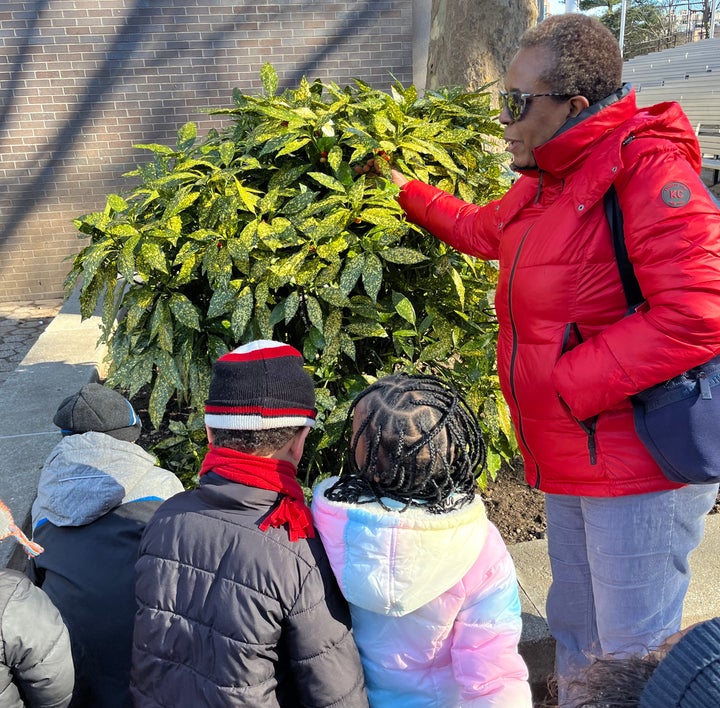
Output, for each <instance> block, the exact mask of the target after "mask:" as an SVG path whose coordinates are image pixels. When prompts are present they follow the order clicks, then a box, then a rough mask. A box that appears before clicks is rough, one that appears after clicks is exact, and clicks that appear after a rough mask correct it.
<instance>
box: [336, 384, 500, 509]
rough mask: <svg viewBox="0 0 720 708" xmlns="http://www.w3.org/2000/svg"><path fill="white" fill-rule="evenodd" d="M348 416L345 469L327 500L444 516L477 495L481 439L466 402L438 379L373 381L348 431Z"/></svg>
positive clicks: (352, 414) (356, 402)
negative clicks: (390, 503) (390, 504)
mask: <svg viewBox="0 0 720 708" xmlns="http://www.w3.org/2000/svg"><path fill="white" fill-rule="evenodd" d="M353 419H354V432H353V435H352V440H351V441H350V446H349V450H348V452H349V458H350V459H349V471H348V472H346V473H343V474H342V475H341V476H340V479H339V480H338V481H337V482H336V483H335V484H334V485H332V487H330V488H329V489H328V490H326V492H325V495H326V497H327V498H328V499H330V500H331V501H341V502H350V503H365V502H372V501H378V502H379V503H380V504H382V505H383V506H386V505H385V504H383V501H382V499H383V497H385V498H389V499H394V500H396V501H399V502H401V503H404V504H405V506H404V508H403V509H402V510H403V511H404V510H405V509H407V508H408V507H410V506H420V507H422V508H424V509H426V510H427V511H429V512H431V513H435V514H441V513H445V512H447V511H450V510H452V509H456V508H458V507H460V506H462V505H463V504H466V503H467V502H469V501H471V500H472V499H473V497H474V496H475V492H476V489H477V481H476V478H475V477H476V470H477V471H478V472H477V473H479V470H482V467H483V466H484V465H485V460H486V455H487V450H486V447H485V441H484V440H483V437H482V433H481V432H480V427H479V425H478V422H477V419H476V417H475V415H474V414H473V412H472V411H471V410H470V408H469V406H468V405H467V403H466V402H465V400H464V399H463V398H462V397H461V396H460V395H459V394H458V392H457V391H455V390H454V389H453V388H452V387H451V386H449V385H448V384H447V383H445V382H444V381H442V380H441V379H439V378H437V377H435V376H426V375H419V374H416V375H408V374H393V375H391V376H386V377H384V378H381V379H378V381H376V382H375V383H374V384H372V385H371V386H369V387H368V388H366V389H365V390H364V391H363V392H362V393H360V394H359V395H358V396H357V397H356V398H355V400H354V401H353V403H352V405H351V406H350V410H349V412H348V417H347V420H346V427H347V426H348V425H349V423H350V421H351V420H353ZM386 508H387V507H386Z"/></svg>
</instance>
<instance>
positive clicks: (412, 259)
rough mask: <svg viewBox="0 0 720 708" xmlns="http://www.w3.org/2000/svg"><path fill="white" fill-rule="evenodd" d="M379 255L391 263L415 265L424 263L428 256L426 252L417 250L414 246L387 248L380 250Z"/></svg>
mask: <svg viewBox="0 0 720 708" xmlns="http://www.w3.org/2000/svg"><path fill="white" fill-rule="evenodd" d="M379 255H380V256H381V257H382V258H384V259H385V260H386V261H389V262H390V263H400V264H401V265H414V264H416V263H422V262H423V261H426V260H427V259H428V258H427V256H426V255H425V254H424V253H420V251H416V250H415V249H413V248H402V247H398V248H386V249H385V250H384V251H380V253H379Z"/></svg>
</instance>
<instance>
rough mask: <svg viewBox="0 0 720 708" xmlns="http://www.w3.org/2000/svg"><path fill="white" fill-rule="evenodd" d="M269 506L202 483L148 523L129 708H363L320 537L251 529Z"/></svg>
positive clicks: (260, 493)
mask: <svg viewBox="0 0 720 708" xmlns="http://www.w3.org/2000/svg"><path fill="white" fill-rule="evenodd" d="M276 501H277V494H276V493H275V492H270V491H266V490H262V489H255V488H252V487H246V486H244V485H240V484H236V483H233V482H229V481H227V480H225V479H223V478H222V477H220V476H218V475H216V474H214V473H208V474H205V475H204V476H203V477H202V479H201V482H200V486H199V487H198V488H197V489H195V490H193V491H189V492H184V493H182V494H178V495H176V496H175V497H173V498H172V499H170V500H168V501H167V502H165V503H164V504H163V505H162V506H161V507H160V508H159V509H158V511H157V512H156V513H155V515H154V517H153V518H152V519H151V521H150V522H149V524H148V526H147V527H146V530H145V533H144V534H143V539H142V541H141V544H140V558H139V560H138V563H137V566H136V568H137V587H136V595H137V600H138V604H139V610H138V613H137V615H136V619H135V634H134V639H133V662H132V670H131V690H132V692H133V698H134V700H135V705H136V706H148V707H150V706H152V707H156V706H165V707H167V708H178V706H203V707H204V708H214V707H216V706H218V707H219V706H248V707H252V708H259V707H260V706H262V707H263V708H276V707H280V706H281V707H290V706H292V707H293V708H298V707H300V706H308V707H312V708H322V707H323V706H334V707H335V708H341V707H342V708H345V707H353V708H354V707H355V706H367V705H368V704H367V697H366V694H365V689H364V678H363V673H362V668H361V665H360V658H359V655H358V652H357V649H356V647H355V643H354V640H353V636H352V633H351V631H350V615H349V612H348V609H347V605H346V603H345V600H344V599H343V598H342V595H341V594H340V591H339V589H338V587H337V584H336V582H335V578H334V576H333V573H332V570H331V569H330V566H329V564H328V560H327V557H326V555H325V551H324V550H323V547H322V545H321V543H320V539H319V537H316V538H312V539H302V540H300V541H297V542H294V543H292V542H290V540H289V539H288V533H287V530H286V529H285V528H284V527H281V528H270V529H268V530H267V531H265V532H263V531H260V530H259V529H258V524H259V523H260V520H262V519H263V518H264V517H265V515H266V514H267V512H268V511H269V510H270V509H271V507H273V506H274V504H275V502H276Z"/></svg>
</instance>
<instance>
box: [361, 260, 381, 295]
mask: <svg viewBox="0 0 720 708" xmlns="http://www.w3.org/2000/svg"><path fill="white" fill-rule="evenodd" d="M364 265H365V267H364V268H363V272H362V282H363V287H364V288H365V292H366V293H367V294H368V297H369V298H370V299H371V300H372V301H373V302H377V297H378V293H379V292H380V286H381V285H382V281H383V268H382V263H381V262H380V259H379V258H378V257H377V256H376V255H375V254H374V253H366V254H365V264H364Z"/></svg>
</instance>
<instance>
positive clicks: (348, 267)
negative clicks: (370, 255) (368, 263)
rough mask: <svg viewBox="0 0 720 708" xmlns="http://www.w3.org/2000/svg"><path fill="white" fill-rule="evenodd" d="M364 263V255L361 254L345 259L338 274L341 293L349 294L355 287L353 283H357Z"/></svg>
mask: <svg viewBox="0 0 720 708" xmlns="http://www.w3.org/2000/svg"><path fill="white" fill-rule="evenodd" d="M364 265H365V257H364V255H363V254H360V255H358V256H355V257H354V258H348V259H347V260H346V262H345V268H344V269H343V272H342V275H341V276H340V291H341V292H342V293H343V295H349V294H350V292H351V291H352V289H353V288H354V287H355V283H357V281H358V278H359V277H360V275H361V273H362V270H363V266H364Z"/></svg>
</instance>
